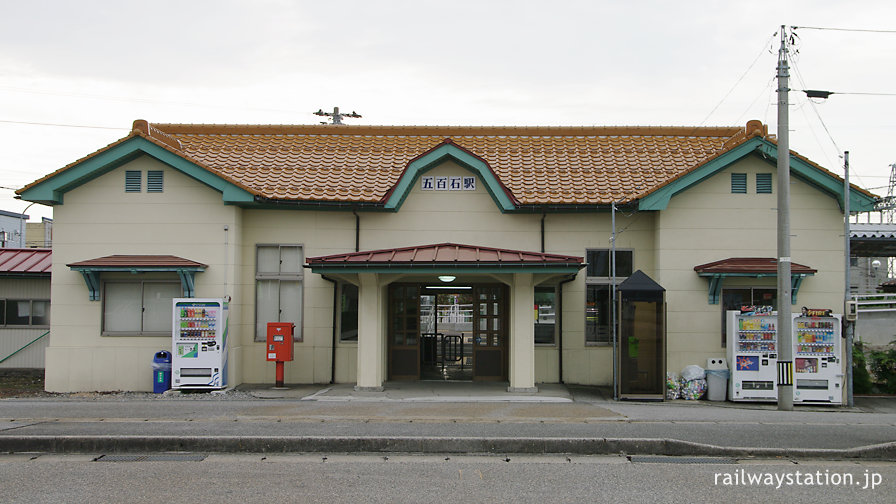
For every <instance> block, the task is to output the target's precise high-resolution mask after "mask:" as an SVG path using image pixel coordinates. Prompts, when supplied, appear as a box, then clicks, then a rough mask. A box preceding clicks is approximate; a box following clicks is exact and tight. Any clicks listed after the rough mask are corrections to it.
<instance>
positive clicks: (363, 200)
mask: <svg viewBox="0 0 896 504" xmlns="http://www.w3.org/2000/svg"><path fill="white" fill-rule="evenodd" d="M133 137H141V138H144V139H146V140H148V141H150V142H153V143H155V144H156V145H158V146H160V147H162V148H164V149H167V150H169V151H171V152H173V153H175V154H177V155H178V156H180V157H182V158H184V159H186V160H188V161H190V162H193V163H195V164H197V165H198V166H200V167H202V168H204V169H206V170H208V171H210V172H212V173H214V174H215V175H217V176H219V177H221V178H222V179H224V180H226V181H228V182H230V183H232V184H234V185H235V186H237V187H240V188H242V189H244V190H246V191H248V192H249V193H250V194H252V195H254V196H256V197H258V198H261V199H262V200H269V201H291V202H314V203H318V202H323V203H348V204H361V205H365V204H371V205H377V204H383V203H384V202H385V199H386V198H387V197H388V195H389V194H390V191H391V190H392V189H394V187H395V186H396V183H397V182H398V181H399V178H400V177H401V175H402V173H403V172H404V170H405V169H406V168H407V167H408V165H409V163H410V162H412V161H413V160H415V159H417V158H419V157H420V156H421V155H423V154H425V153H427V152H429V151H431V150H432V149H434V148H436V147H438V146H439V145H442V144H444V143H445V141H446V140H450V141H451V143H453V144H454V145H456V146H458V147H459V148H461V149H463V150H465V151H467V152H469V153H471V154H473V155H474V156H477V157H478V158H480V159H482V160H483V161H484V162H485V163H486V164H487V165H488V167H489V168H490V169H491V170H492V172H493V173H494V174H495V176H496V177H497V178H498V180H499V182H500V183H501V184H503V186H504V187H505V188H506V189H507V191H508V192H509V193H510V194H509V196H510V197H511V199H512V200H513V201H514V204H516V205H523V206H526V205H559V206H563V205H569V206H577V205H586V206H587V205H607V204H609V203H611V202H614V201H615V202H617V203H624V202H628V201H633V200H636V199H638V198H641V197H643V196H645V195H647V194H650V193H651V192H653V191H655V190H657V189H658V188H660V187H662V186H664V185H666V184H667V183H669V182H671V181H673V180H675V179H677V178H679V177H682V176H684V175H686V174H687V173H688V172H690V171H691V170H694V169H697V168H698V167H700V166H702V165H704V164H706V163H707V162H709V161H711V160H712V159H714V158H716V157H718V156H720V155H721V154H723V153H725V152H728V151H729V150H731V149H733V148H735V147H737V146H738V145H741V144H743V143H744V142H746V141H748V140H749V139H751V138H755V137H760V138H766V139H768V140H769V141H771V142H774V139H773V138H771V137H769V135H768V128H767V127H766V126H765V125H763V124H762V123H761V122H760V121H749V122H748V123H747V125H746V127H737V126H734V127H683V126H674V127H671V126H670V127H644V126H618V127H600V126H580V127H502V126H355V125H331V124H319V125H294V126H289V125H234V124H230V125H214V124H155V123H153V124H150V123H148V122H147V121H144V120H137V121H134V127H133V130H132V131H131V134H130V135H128V136H127V137H125V138H123V139H121V140H119V141H118V142H115V143H113V144H111V145H109V146H107V147H105V148H104V149H101V150H99V151H97V152H95V153H93V154H91V155H89V156H87V157H85V158H82V159H80V160H78V161H75V162H74V163H71V164H70V165H68V166H67V167H64V168H62V169H60V170H57V171H56V172H54V173H52V174H50V175H47V176H46V177H43V178H42V179H40V180H38V181H35V182H33V183H32V184H29V185H28V186H26V187H25V188H22V189H20V190H19V191H17V192H19V193H21V192H22V191H24V190H26V189H28V188H30V187H33V186H35V185H37V184H39V183H41V182H43V181H44V180H47V179H49V178H52V177H53V176H55V175H57V174H59V173H60V172H62V171H65V170H66V169H68V168H70V167H72V166H75V165H77V164H79V163H81V162H83V161H85V160H86V159H90V158H91V157H93V156H96V155H98V154H100V153H102V152H104V151H106V150H109V149H112V148H114V147H115V146H117V145H119V144H121V143H123V142H126V141H127V140H129V139H131V138H133ZM806 161H808V160H806ZM809 162H810V163H811V161H809ZM812 164H813V166H815V167H817V168H818V169H820V170H822V171H827V170H824V169H823V168H821V167H819V166H818V165H815V164H814V163H812ZM827 173H828V174H830V175H831V176H834V177H836V175H835V174H833V173H831V172H827ZM869 194H870V193H869Z"/></svg>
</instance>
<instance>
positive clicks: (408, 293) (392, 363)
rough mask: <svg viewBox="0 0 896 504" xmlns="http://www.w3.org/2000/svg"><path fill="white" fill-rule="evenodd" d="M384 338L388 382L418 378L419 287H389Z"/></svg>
mask: <svg viewBox="0 0 896 504" xmlns="http://www.w3.org/2000/svg"><path fill="white" fill-rule="evenodd" d="M388 338H389V379H391V380H417V379H419V378H420V287H419V286H418V285H391V286H389V334H388ZM358 358H359V359H360V358H362V357H361V356H358Z"/></svg>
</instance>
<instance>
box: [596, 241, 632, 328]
mask: <svg viewBox="0 0 896 504" xmlns="http://www.w3.org/2000/svg"><path fill="white" fill-rule="evenodd" d="M610 255H611V251H610V250H609V249H593V250H587V251H586V257H587V260H588V266H587V268H586V272H587V277H586V279H585V342H586V343H610V342H611V339H610V336H611V335H612V333H613V331H612V326H611V325H610V320H611V312H610V310H611V307H612V303H611V300H612V292H611V281H612V278H611V275H610V272H611V269H610ZM634 264H635V260H634V251H632V250H618V249H617V250H616V285H619V284H620V283H622V282H623V281H624V280H625V279H626V278H628V277H629V276H630V275H631V274H632V270H634ZM617 324H618V321H617Z"/></svg>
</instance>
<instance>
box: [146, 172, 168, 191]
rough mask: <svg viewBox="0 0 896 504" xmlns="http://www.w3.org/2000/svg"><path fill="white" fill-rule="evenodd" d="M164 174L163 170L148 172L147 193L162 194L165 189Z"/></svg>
mask: <svg viewBox="0 0 896 504" xmlns="http://www.w3.org/2000/svg"><path fill="white" fill-rule="evenodd" d="M164 174H165V172H163V171H162V170H149V171H148V172H146V192H148V193H151V192H152V193H160V192H162V188H163V185H164V184H163V181H164Z"/></svg>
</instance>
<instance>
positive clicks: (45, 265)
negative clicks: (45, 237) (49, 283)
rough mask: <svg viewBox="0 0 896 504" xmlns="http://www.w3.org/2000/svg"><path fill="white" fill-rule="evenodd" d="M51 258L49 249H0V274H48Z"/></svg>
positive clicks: (51, 253) (51, 264) (51, 254)
mask: <svg viewBox="0 0 896 504" xmlns="http://www.w3.org/2000/svg"><path fill="white" fill-rule="evenodd" d="M52 259H53V251H52V250H51V249H44V248H31V249H16V248H4V249H0V276H48V275H49V274H50V270H51V269H52V266H53V260H52Z"/></svg>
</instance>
